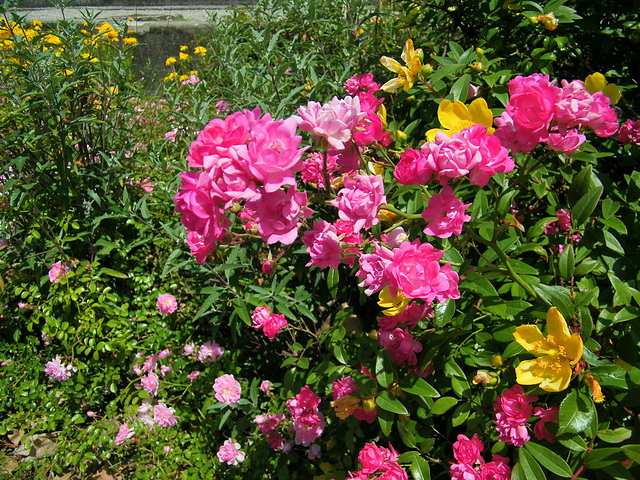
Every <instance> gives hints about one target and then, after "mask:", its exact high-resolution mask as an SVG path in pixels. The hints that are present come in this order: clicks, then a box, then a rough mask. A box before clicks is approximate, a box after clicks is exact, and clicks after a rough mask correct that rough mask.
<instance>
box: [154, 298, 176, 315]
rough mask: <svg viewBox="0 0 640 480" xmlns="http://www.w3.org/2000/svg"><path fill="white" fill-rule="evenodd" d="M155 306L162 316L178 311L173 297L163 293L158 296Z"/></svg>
mask: <svg viewBox="0 0 640 480" xmlns="http://www.w3.org/2000/svg"><path fill="white" fill-rule="evenodd" d="M156 306H157V307H158V310H160V313H162V314H163V315H167V314H169V313H173V312H175V311H176V310H177V309H178V301H177V300H176V297H174V296H173V295H170V294H168V293H164V294H162V295H159V296H158V300H157V301H156Z"/></svg>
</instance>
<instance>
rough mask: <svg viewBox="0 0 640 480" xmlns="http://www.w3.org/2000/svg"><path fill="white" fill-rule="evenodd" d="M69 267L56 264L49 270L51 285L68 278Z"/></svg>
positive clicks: (59, 263)
mask: <svg viewBox="0 0 640 480" xmlns="http://www.w3.org/2000/svg"><path fill="white" fill-rule="evenodd" d="M67 273H69V267H68V266H67V264H66V263H63V262H56V263H54V264H53V265H52V266H51V268H50V269H49V281H50V282H51V283H60V279H61V278H64V277H66V276H67Z"/></svg>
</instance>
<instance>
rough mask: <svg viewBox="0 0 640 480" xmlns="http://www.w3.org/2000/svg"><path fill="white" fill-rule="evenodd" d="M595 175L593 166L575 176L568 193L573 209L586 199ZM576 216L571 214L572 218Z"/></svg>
mask: <svg viewBox="0 0 640 480" xmlns="http://www.w3.org/2000/svg"><path fill="white" fill-rule="evenodd" d="M592 175H593V167H592V166H591V165H587V166H586V167H584V168H583V169H582V170H580V172H579V173H578V174H577V175H575V176H574V177H573V179H572V181H571V188H569V191H568V192H567V199H568V200H569V205H571V206H572V207H573V206H574V205H575V204H576V203H577V202H578V200H580V199H581V198H582V197H584V196H585V195H586V194H587V193H588V192H589V190H590V187H591V184H592V183H591V176H592ZM573 216H574V212H573V211H572V212H571V217H573Z"/></svg>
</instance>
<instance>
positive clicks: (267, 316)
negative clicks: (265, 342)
mask: <svg viewBox="0 0 640 480" xmlns="http://www.w3.org/2000/svg"><path fill="white" fill-rule="evenodd" d="M251 320H252V324H251V326H252V327H253V328H257V329H260V328H261V329H262V330H263V332H264V334H265V335H266V336H267V338H268V339H269V340H273V339H274V338H276V335H277V334H278V332H279V331H280V329H281V328H282V327H284V326H286V325H287V320H286V319H285V318H284V315H283V314H281V313H271V310H270V309H269V307H267V306H262V307H256V308H255V310H254V311H253V313H252V314H251Z"/></svg>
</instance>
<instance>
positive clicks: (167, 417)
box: [153, 403, 178, 427]
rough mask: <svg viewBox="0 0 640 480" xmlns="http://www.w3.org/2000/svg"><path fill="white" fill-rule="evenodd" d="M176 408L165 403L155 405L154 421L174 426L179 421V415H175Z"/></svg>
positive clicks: (166, 425) (163, 425)
mask: <svg viewBox="0 0 640 480" xmlns="http://www.w3.org/2000/svg"><path fill="white" fill-rule="evenodd" d="M174 413H175V410H174V409H173V408H169V407H167V406H166V405H165V404H164V403H159V404H158V405H156V406H155V407H153V421H154V422H155V423H157V424H158V425H160V426H161V427H173V426H174V425H176V424H177V423H178V417H176V416H175V415H174Z"/></svg>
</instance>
